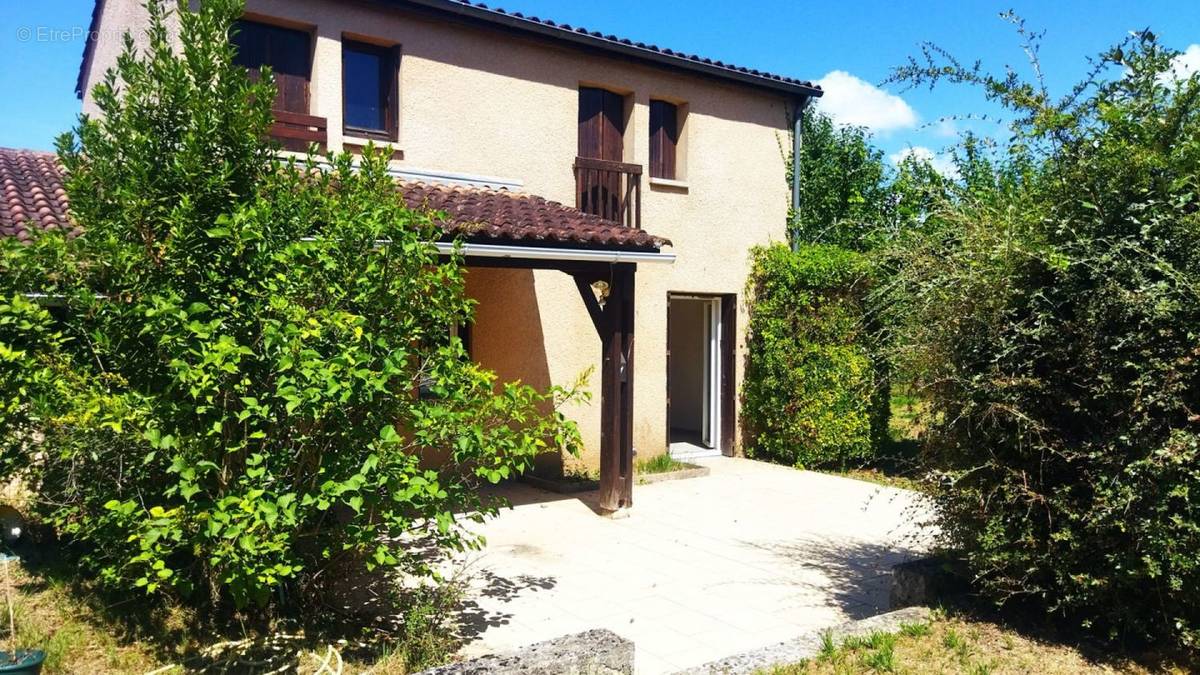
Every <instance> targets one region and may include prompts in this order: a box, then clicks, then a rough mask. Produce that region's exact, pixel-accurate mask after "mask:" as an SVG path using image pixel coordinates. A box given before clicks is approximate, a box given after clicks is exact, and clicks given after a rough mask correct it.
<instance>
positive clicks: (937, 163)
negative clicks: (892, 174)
mask: <svg viewBox="0 0 1200 675" xmlns="http://www.w3.org/2000/svg"><path fill="white" fill-rule="evenodd" d="M909 157H912V158H914V159H916V160H917V161H921V162H928V163H929V165H930V166H932V167H933V170H934V171H937V172H938V173H940V174H942V175H943V176H945V177H946V178H951V179H956V178H958V177H959V173H958V167H957V166H954V160H953V159H951V158H950V157H947V156H945V155H939V154H937V153H935V152H934V151H932V150H930V149H929V148H927V147H925V146H923V145H915V146H912V147H908V148H904V149H903V150H901V151H900V152H897V153H895V154H893V155H888V159H890V160H892V163H893V164H896V165H899V164H900V162H903V161H904V160H905V159H908V158H909Z"/></svg>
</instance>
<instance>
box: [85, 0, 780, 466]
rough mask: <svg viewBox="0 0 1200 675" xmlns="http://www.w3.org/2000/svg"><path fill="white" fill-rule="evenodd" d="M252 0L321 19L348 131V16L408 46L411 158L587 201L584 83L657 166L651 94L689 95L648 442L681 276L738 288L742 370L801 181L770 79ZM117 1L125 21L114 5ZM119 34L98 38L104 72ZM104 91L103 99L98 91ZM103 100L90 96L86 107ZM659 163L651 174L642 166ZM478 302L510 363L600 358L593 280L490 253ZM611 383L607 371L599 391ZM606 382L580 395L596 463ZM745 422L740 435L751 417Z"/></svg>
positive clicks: (643, 420)
mask: <svg viewBox="0 0 1200 675" xmlns="http://www.w3.org/2000/svg"><path fill="white" fill-rule="evenodd" d="M134 4H136V1H135V0H108V3H107V7H106V11H105V21H106V22H108V23H105V24H104V25H102V26H101V28H102V29H104V30H109V29H111V28H113V27H114V25H115V24H116V22H118V21H122V20H125V21H128V20H130V17H132V16H134V15H136V10H131V9H129V6H131V5H134ZM247 9H248V12H250V13H252V14H256V15H260V16H263V17H275V18H280V19H287V20H289V21H290V22H293V23H299V24H302V25H305V26H308V27H311V28H312V29H313V30H314V31H315V35H316V40H315V47H314V52H315V53H314V61H313V83H312V92H311V99H312V110H311V112H312V113H313V114H315V115H319V116H323V117H326V118H327V119H328V121H329V142H330V147H331V148H333V149H335V150H336V149H339V148H340V147H341V143H342V140H343V139H342V133H341V129H342V110H341V94H340V91H341V46H340V39H341V36H342V34H343V33H348V34H352V35H354V36H356V37H357V38H360V39H361V38H367V39H371V40H375V41H380V42H384V43H398V44H400V45H401V50H402V57H401V66H400V99H401V101H400V126H399V128H400V132H399V142H398V144H397V148H398V149H400V150H403V152H404V160H403V161H401V162H398V163H397V165H398V166H402V167H408V168H415V169H424V170H438V171H448V172H457V173H465V174H475V175H483V176H492V177H500V178H505V179H510V180H514V181H519V182H520V183H521V184H522V188H521V189H523V190H526V191H528V192H532V193H535V194H539V195H542V196H544V197H547V198H550V199H553V200H556V201H560V202H563V203H566V204H572V202H573V200H574V177H573V174H572V170H571V165H572V162H573V160H574V158H575V153H576V144H577V138H576V134H577V110H578V88H579V86H580V85H581V84H587V85H596V86H602V87H605V88H608V89H611V90H614V91H619V92H624V93H628V94H630V95H631V98H632V102H633V106H632V112H631V115H630V120H629V124H628V129H627V132H626V134H627V135H626V154H625V161H627V162H633V163H638V164H642V165H646V164H647V161H648V158H647V155H648V152H649V109H648V105H649V101H650V99H651V98H663V99H667V100H672V101H676V102H680V103H684V104H686V110H687V120H686V126H685V129H684V141H683V143H684V145H685V149H684V150H683V152H681V157H680V159H681V161H682V162H684V163H685V166H682V167H681V171H680V173H681V175H683V176H686V187H683V188H681V187H665V186H653V185H647V184H646V182H643V211H642V214H643V215H642V223H643V226H644V227H645V229H647V230H649V231H650V232H651V233H653V234H656V235H659V236H663V237H666V238H669V239H670V240H672V242H674V247H673V248H672V249H669V250H671V251H672V252H674V253H675V254H676V255H677V256H678V260H677V262H675V263H674V264H673V265H660V264H643V265H641V266H640V267H639V269H638V272H637V312H636V343H635V344H636V355H635V358H636V387H635V392H634V405H635V410H636V414H635V421H634V439H635V447H636V449H637V451H638V453H639V454H640V455H641V456H642V457H645V456H649V455H654V454H658V453H661V452H664V451H665V450H666V427H667V419H666V376H667V373H666V359H665V353H666V318H667V308H666V300H667V294H668V293H669V292H690V293H736V294H737V296H738V309H739V318H738V333H739V334H738V339H737V346H738V357H737V359H736V361H737V364H738V373H737V383H738V384H739V386H740V382H741V375H742V364H743V361H744V358H743V357H744V351H743V341H744V340H743V337H744V329H745V326H746V316H745V302H744V297H743V296H744V286H745V281H746V276H747V272H748V269H749V261H748V251H749V249H750V247H752V246H754V245H757V244H765V243H768V242H770V241H781V240H783V239H784V238H785V220H786V211H787V203H788V189H787V185H786V184H785V180H784V159H783V153H782V151H781V145H780V144H781V143H786V142H787V137H786V133H787V120H788V106H789V102H788V101H787V100H786V99H784V98H783V97H781V96H777V95H775V94H771V93H767V92H764V91H760V90H758V89H754V88H750V87H746V86H740V85H735V84H727V83H723V82H719V81H716V80H713V79H710V78H701V77H698V76H693V75H688V74H682V73H677V72H674V71H671V70H666V69H661V68H655V67H651V66H647V65H641V64H637V63H634V62H632V61H628V60H623V59H617V58H615V57H606V56H601V55H597V54H592V53H588V52H584V51H580V50H575V49H570V48H567V47H563V46H558V45H553V44H549V43H546V42H542V41H534V40H531V39H525V38H520V37H516V36H514V35H512V34H511V33H507V32H500V31H497V30H492V29H486V28H478V27H467V26H463V25H460V24H456V23H451V22H448V21H441V20H432V19H428V18H423V17H420V16H416V15H410V14H406V13H402V12H400V11H397V10H393V9H386V8H380V7H378V6H375V5H369V4H365V3H364V4H358V3H353V2H332V1H331V0H249V2H248V8H247ZM110 15H111V22H109V21H110ZM115 49H116V45H109V44H102V45H99V46H98V49H97V50H96V54H97V57H96V66H95V67H94V68H93V70H92V73H93V75H92V79H93V81H94V80H95V78H96V77H98V75H99V73H102V72H103V69H104V67H106V66H107V65H109V64H111V62H112V59H113V58H115V52H114V51H113V50H115ZM88 105H90V101H89V102H88ZM85 107H87V106H85ZM643 180H645V178H644V179H643ZM470 276H471V282H470V284H469V289H470V292H471V293H472V294H473V295H474V296H475V297H476V298H477V299H478V300H479V301H480V306H479V315H478V320H477V324H476V327H475V330H474V338H473V339H474V344H475V351H476V356H477V357H478V358H479V360H480V361H481V362H482V363H484V364H485V365H488V366H490V367H492V368H495V369H496V370H497V371H498V372H499V373H500V374H501V375H502V376H505V377H508V378H521V379H523V380H525V381H527V382H529V383H531V384H535V385H539V386H544V385H546V384H549V383H551V382H553V383H557V384H564V385H565V384H570V383H571V382H573V381H574V380H575V378H576V377H577V376H578V375H579V374H580V373H582V372H584V371H586V370H587V369H589V368H598V366H599V356H600V344H599V338H598V337H597V336H596V334H595V331H594V329H593V328H592V325H591V323H590V320H589V318H588V316H587V313H586V311H585V309H584V307H583V304H582V302H581V301H580V299H579V296H578V292H577V290H576V288H575V286H574V284H573V282H572V280H571V279H570V277H568V276H567V275H565V274H563V273H561V272H555V271H532V272H531V271H510V270H474V271H472V272H471V275H470ZM598 388H599V375H598V371H597V374H596V375H595V376H594V377H593V378H592V390H593V391H597V390H598ZM599 410H600V402H599V399H598V397H596V398H594V399H593V402H592V404H591V405H590V406H588V407H585V408H579V409H576V410H574V411H572V413H571V414H572V415H573V416H574V417H575V418H576V419H577V420H578V422H579V424H580V427H581V430H582V432H583V434H584V439H585V442H586V444H587V446H588V453H587V460H588V461H589V463H591V464H593V465H595V463H596V461H595V457H596V456H597V454H598V449H599ZM739 438H740V434H739Z"/></svg>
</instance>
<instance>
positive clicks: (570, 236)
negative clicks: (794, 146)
mask: <svg viewBox="0 0 1200 675" xmlns="http://www.w3.org/2000/svg"><path fill="white" fill-rule="evenodd" d="M397 189H398V190H399V191H400V193H401V194H402V195H403V196H404V200H405V202H406V203H407V204H408V205H409V206H410V207H412V208H429V209H433V210H436V211H441V212H443V213H445V218H444V219H443V221H442V227H443V229H445V230H446V232H447V234H448V235H460V236H462V237H463V238H464V239H466V240H468V241H472V242H476V243H482V242H487V243H493V244H503V243H512V244H518V245H519V244H521V243H525V244H529V245H540V246H551V247H553V246H559V247H564V248H606V249H627V250H655V249H658V248H660V247H662V246H665V245H669V244H670V242H669V241H667V240H665V239H661V238H659V237H655V236H652V235H650V234H649V233H647V232H646V231H644V230H639V229H635V228H632V227H625V226H622V225H619V224H617V223H614V222H611V221H607V220H603V219H601V218H599V217H597V216H593V215H589V214H586V213H583V212H581V211H579V210H577V209H573V208H571V207H569V206H564V205H563V204H559V203H558V202H552V201H550V200H548V199H543V198H542V197H538V196H536V195H530V194H523V193H516V192H508V191H504V190H488V189H482V188H468V187H451V186H446V185H435V184H431V183H418V182H400V183H398V184H397ZM67 211H68V204H67V194H66V191H64V190H63V187H62V172H61V170H60V168H59V166H58V163H57V161H56V160H55V157H54V155H53V154H51V153H47V152H36V151H32V150H12V149H9V148H0V236H10V237H17V238H18V239H28V238H29V236H30V234H31V230H35V229H53V228H58V227H73V226H72V225H71V222H70V218H69V216H68V215H67ZM73 229H74V230H75V233H76V234H77V233H78V228H73Z"/></svg>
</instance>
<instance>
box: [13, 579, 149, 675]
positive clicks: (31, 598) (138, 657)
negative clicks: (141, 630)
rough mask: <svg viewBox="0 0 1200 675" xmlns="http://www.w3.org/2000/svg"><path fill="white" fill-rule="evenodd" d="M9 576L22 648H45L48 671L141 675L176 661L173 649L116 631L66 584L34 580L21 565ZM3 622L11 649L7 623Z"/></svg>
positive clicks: (18, 641)
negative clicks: (74, 594) (130, 674)
mask: <svg viewBox="0 0 1200 675" xmlns="http://www.w3.org/2000/svg"><path fill="white" fill-rule="evenodd" d="M10 572H11V575H12V583H13V594H12V598H13V614H14V618H15V620H16V626H17V644H18V648H20V649H41V650H44V651H45V652H46V661H45V665H44V671H43V672H47V673H142V672H148V671H150V670H154V669H155V668H158V667H161V666H162V665H164V664H167V663H171V660H170V652H171V651H172V650H171V649H170V647H165V646H157V645H152V644H151V643H150V642H147V641H142V640H138V639H137V638H136V636H131V635H121V634H120V633H121V632H123V631H114V630H113V629H112V628H111V627H110V626H108V625H106V623H107V622H105V621H104V620H103V619H102V618H101V617H100V616H98V614H97V613H96V612H95V611H94V610H93V609H92V608H91V607H89V606H88V605H87V604H86V603H84V602H83V601H81V600H79V599H77V598H76V597H74V596H73V595H72V593H71V591H70V590H69V589H68V588H67V587H66V585H64V584H62V583H60V582H57V581H54V580H46V579H43V578H38V577H34V576H33V575H31V574H30V573H29V572H27V571H26V570H25V569H24V568H23V567H22V566H21V565H20V564H19V563H12V564H11V569H10ZM113 609H114V610H116V609H117V608H113ZM6 618H7V617H6ZM3 624H4V627H3V633H4V634H3V639H4V644H5V645H7V644H8V638H9V636H8V622H7V621H4V622H3ZM164 647H165V649H164ZM164 651H166V652H167V653H165V654H164V653H163V652H164Z"/></svg>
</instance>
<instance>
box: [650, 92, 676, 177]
mask: <svg viewBox="0 0 1200 675" xmlns="http://www.w3.org/2000/svg"><path fill="white" fill-rule="evenodd" d="M678 147H679V108H678V106H676V105H675V104H674V103H667V102H666V101H650V176H651V177H652V178H666V179H669V180H674V179H675V178H676V165H677V162H676V153H677V149H678Z"/></svg>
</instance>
